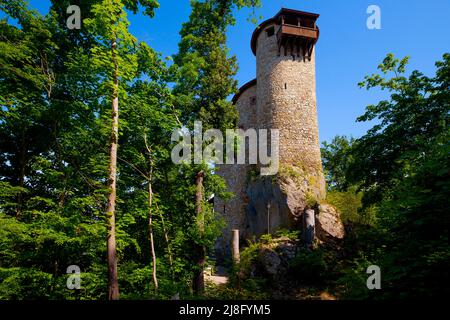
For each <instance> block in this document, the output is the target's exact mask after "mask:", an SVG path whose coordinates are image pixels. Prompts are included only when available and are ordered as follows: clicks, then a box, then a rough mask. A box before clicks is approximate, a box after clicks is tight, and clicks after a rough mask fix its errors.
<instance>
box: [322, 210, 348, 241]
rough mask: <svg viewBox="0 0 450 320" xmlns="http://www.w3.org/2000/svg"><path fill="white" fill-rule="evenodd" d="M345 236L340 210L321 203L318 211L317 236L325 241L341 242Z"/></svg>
mask: <svg viewBox="0 0 450 320" xmlns="http://www.w3.org/2000/svg"><path fill="white" fill-rule="evenodd" d="M344 236H345V229H344V224H343V223H342V220H341V216H340V213H339V211H337V210H336V209H335V208H334V207H333V206H331V205H329V204H321V205H319V207H318V210H317V213H316V237H317V239H318V240H319V241H321V242H324V243H331V244H339V243H340V242H341V241H342V240H343V239H344Z"/></svg>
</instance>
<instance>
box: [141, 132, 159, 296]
mask: <svg viewBox="0 0 450 320" xmlns="http://www.w3.org/2000/svg"><path fill="white" fill-rule="evenodd" d="M144 143H145V148H146V149H147V152H148V157H149V166H150V169H149V172H148V176H147V177H148V229H149V236H150V250H151V254H152V262H153V272H152V277H153V284H154V285H155V291H158V278H157V276H156V252H155V242H154V239H153V210H152V207H153V190H152V178H153V160H152V149H151V148H150V146H149V144H148V143H147V134H145V133H144Z"/></svg>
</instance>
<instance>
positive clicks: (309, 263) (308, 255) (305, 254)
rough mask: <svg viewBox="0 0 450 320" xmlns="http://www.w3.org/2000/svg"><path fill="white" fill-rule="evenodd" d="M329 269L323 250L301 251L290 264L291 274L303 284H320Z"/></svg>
mask: <svg viewBox="0 0 450 320" xmlns="http://www.w3.org/2000/svg"><path fill="white" fill-rule="evenodd" d="M327 270H328V267H327V263H326V261H325V257H324V253H323V252H322V250H320V249H317V250H312V251H311V250H308V249H304V248H302V249H300V250H299V252H297V255H296V256H295V258H294V259H292V261H291V262H290V264H289V272H290V273H291V274H293V275H294V277H295V278H296V279H297V280H298V281H299V282H301V283H304V284H320V283H321V282H322V281H324V279H325V278H326V273H327Z"/></svg>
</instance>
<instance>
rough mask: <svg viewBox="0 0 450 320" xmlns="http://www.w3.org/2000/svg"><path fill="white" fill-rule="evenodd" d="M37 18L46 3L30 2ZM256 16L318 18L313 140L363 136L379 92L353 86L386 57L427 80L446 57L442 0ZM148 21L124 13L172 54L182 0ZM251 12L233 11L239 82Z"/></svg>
mask: <svg viewBox="0 0 450 320" xmlns="http://www.w3.org/2000/svg"><path fill="white" fill-rule="evenodd" d="M30 2H31V5H32V7H34V8H37V9H38V10H39V11H41V12H42V13H46V12H47V11H48V7H49V1H48V0H31V1H30ZM262 2H263V7H262V8H259V9H257V10H256V12H255V14H256V16H262V18H263V20H265V19H268V18H271V17H272V16H273V15H275V14H276V13H277V12H278V11H279V9H280V8H281V7H285V8H291V9H298V10H303V11H310V12H314V13H319V14H320V18H319V20H318V25H319V27H320V39H319V42H318V44H317V47H316V68H317V99H318V113H319V130H320V139H321V141H324V140H327V141H329V140H331V139H332V138H333V137H334V136H335V135H338V134H339V135H353V136H355V137H358V136H361V135H362V134H364V133H365V132H366V131H367V129H369V128H370V127H371V124H368V123H356V122H355V119H356V117H357V116H359V115H361V114H362V113H363V112H364V109H365V106H366V105H368V104H373V103H376V102H377V101H379V100H380V99H381V98H382V97H385V94H384V93H383V92H377V91H366V90H363V89H359V88H358V86H357V83H358V82H359V81H361V80H362V79H363V78H364V76H365V75H367V74H371V73H373V72H375V71H376V66H377V65H378V64H379V63H380V62H381V60H382V59H383V58H384V57H385V55H386V54H387V53H389V52H392V53H394V54H395V55H396V56H398V57H403V56H406V55H408V56H410V57H411V58H410V64H409V68H408V70H409V71H412V70H414V69H418V70H420V71H422V72H423V73H425V74H427V75H433V73H434V70H435V67H434V63H435V61H437V60H439V59H441V57H442V55H443V54H444V53H445V52H450V1H449V0H427V1H420V0H409V1H408V0H371V1H366V0H345V1H344V0H342V1H334V0H303V1H301V0H262ZM159 3H160V8H159V9H158V10H157V11H156V15H155V18H153V19H150V18H148V17H145V16H142V15H140V14H138V15H136V16H133V15H130V16H129V19H130V21H131V26H130V29H131V32H132V33H133V34H134V35H135V36H136V37H137V38H138V39H139V40H141V41H146V42H147V43H149V45H150V46H152V47H153V48H154V49H155V50H157V51H159V52H161V54H162V55H163V56H170V55H173V54H174V53H176V51H177V44H178V41H179V39H180V37H179V34H178V32H179V30H180V28H181V24H182V23H183V22H185V21H187V19H188V18H189V13H190V6H189V0H160V1H159ZM372 4H374V5H378V6H379V7H380V8H381V23H382V29H381V30H369V29H367V27H366V20H367V18H368V16H369V15H368V14H367V13H366V9H367V7H368V6H369V5H372ZM251 12H252V11H251V10H250V9H244V10H241V11H240V12H237V13H236V20H237V23H236V25H235V26H233V27H231V28H230V30H229V32H228V46H229V47H230V50H231V52H230V53H231V54H234V55H236V56H237V58H238V62H239V72H238V74H237V80H238V81H239V84H240V85H242V84H244V83H245V82H247V81H249V80H251V79H253V78H254V77H255V72H256V65H255V57H254V56H253V54H252V52H251V50H250V38H251V35H252V32H253V30H254V29H255V25H254V24H252V23H251V22H249V21H248V17H249V15H250V14H251Z"/></svg>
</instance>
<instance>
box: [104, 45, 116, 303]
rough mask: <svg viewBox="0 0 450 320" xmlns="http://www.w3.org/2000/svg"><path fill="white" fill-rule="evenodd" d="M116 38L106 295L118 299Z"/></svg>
mask: <svg viewBox="0 0 450 320" xmlns="http://www.w3.org/2000/svg"><path fill="white" fill-rule="evenodd" d="M116 47H117V42H116V40H114V41H113V43H112V44H111V54H112V60H113V63H114V76H113V85H114V88H113V93H112V130H111V145H110V153H109V178H108V190H109V196H108V204H107V207H106V216H107V224H108V239H107V252H108V297H109V300H118V299H119V282H118V279H117V258H116V182H117V181H116V180H117V148H118V140H119V77H118V62H117V56H116Z"/></svg>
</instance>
